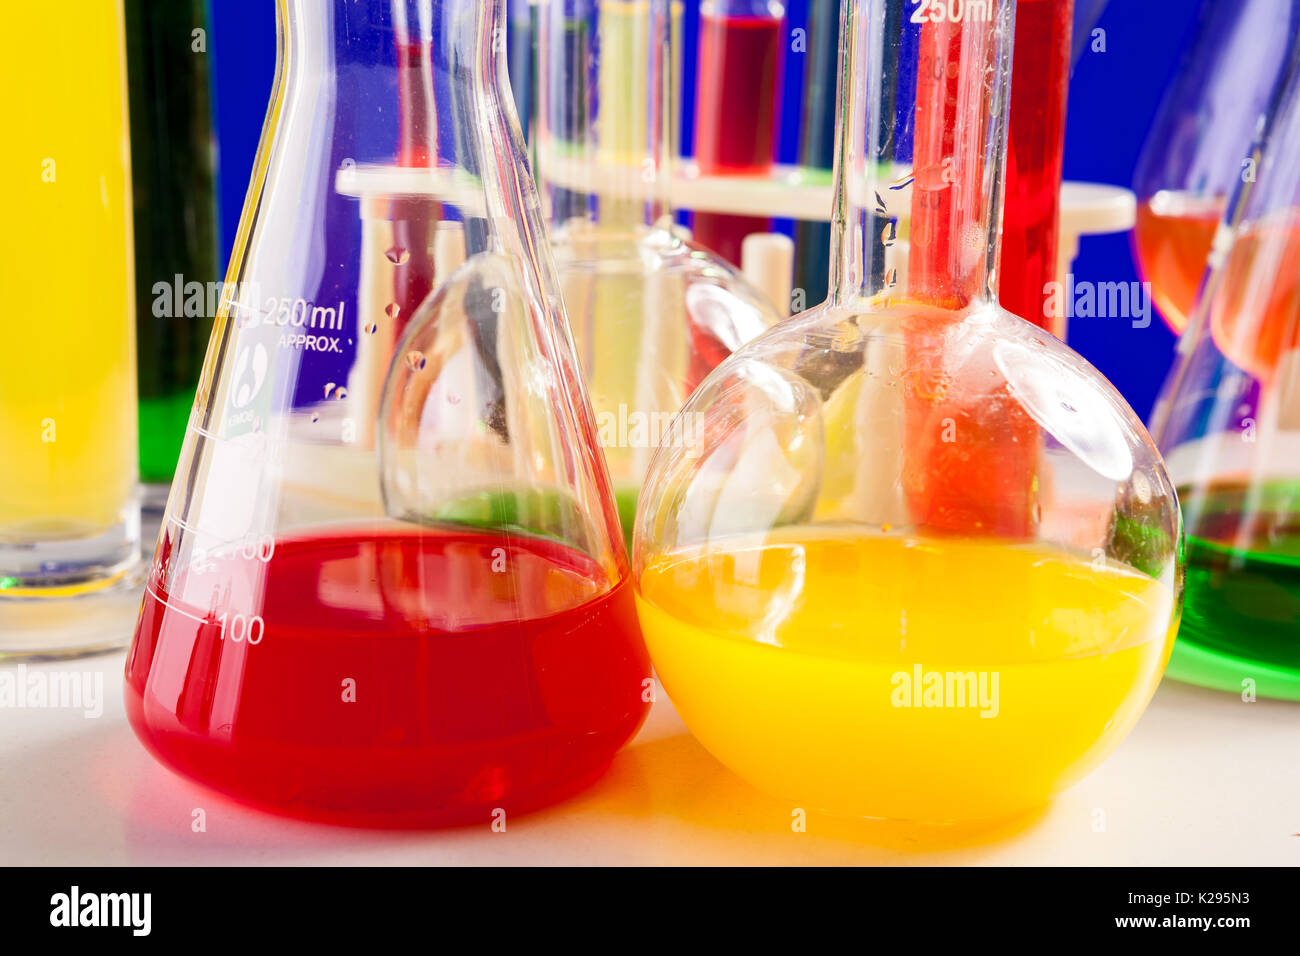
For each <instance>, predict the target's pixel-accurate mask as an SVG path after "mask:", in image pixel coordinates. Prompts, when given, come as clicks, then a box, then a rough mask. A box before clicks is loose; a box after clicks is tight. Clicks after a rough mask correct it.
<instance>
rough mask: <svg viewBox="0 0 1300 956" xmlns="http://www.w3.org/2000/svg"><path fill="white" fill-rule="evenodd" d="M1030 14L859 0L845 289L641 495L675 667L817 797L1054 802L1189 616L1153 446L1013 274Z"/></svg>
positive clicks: (1122, 718)
mask: <svg viewBox="0 0 1300 956" xmlns="http://www.w3.org/2000/svg"><path fill="white" fill-rule="evenodd" d="M922 8H924V10H925V13H924V14H923V13H922ZM954 10H958V11H960V16H956V17H955V18H954V15H953V11H954ZM1013 10H1014V8H1013V5H1012V4H1011V3H1008V2H1003V0H993V2H987V3H966V4H964V5H961V6H958V5H949V4H933V5H920V6H916V7H913V6H911V5H904V4H899V3H896V2H890V0H854V2H851V3H846V4H845V7H844V15H843V20H842V25H841V40H840V43H841V46H840V53H841V58H842V66H841V70H840V76H841V77H842V81H841V85H840V90H839V112H840V118H839V124H840V125H839V127H838V132H837V136H836V139H837V142H838V143H839V144H840V146H839V152H838V155H837V158H836V182H837V191H836V200H835V207H834V210H833V217H832V224H833V242H832V248H831V289H830V297H829V299H828V300H827V302H826V303H825V304H823V305H821V306H819V307H816V308H814V309H811V310H809V311H807V312H804V313H802V314H800V315H796V316H794V317H793V318H791V319H789V320H787V321H785V322H783V323H781V324H780V325H778V326H776V327H775V328H773V329H771V330H769V331H768V332H766V333H765V334H763V335H762V336H760V337H759V338H758V339H756V340H754V341H753V342H751V343H749V344H748V345H746V346H744V347H742V348H741V349H740V350H738V351H737V352H736V353H735V354H734V355H732V356H731V357H730V358H729V359H727V360H726V361H724V362H723V363H722V364H721V365H719V366H718V368H717V369H715V370H714V372H713V373H712V374H711V375H710V376H709V377H708V378H707V379H706V380H705V381H704V382H703V384H701V386H700V387H699V389H698V390H697V391H696V393H695V394H694V396H693V397H692V398H691V399H690V400H689V401H688V402H687V404H686V407H685V409H684V411H683V420H684V421H690V422H695V423H697V424H694V425H693V426H692V427H691V428H689V429H687V428H685V427H683V428H681V429H680V436H674V437H675V438H680V440H678V441H675V442H668V443H665V444H664V446H663V447H661V448H660V450H659V451H658V452H657V454H656V456H655V457H654V459H653V461H652V463H651V465H650V469H649V472H648V474H647V478H646V483H645V488H644V490H643V493H642V500H641V503H640V506H639V508H638V511H637V522H636V535H635V543H634V548H633V569H634V570H633V573H634V579H635V582H636V587H637V594H638V608H639V611H640V614H641V620H642V626H643V631H644V633H645V637H646V641H647V644H648V646H649V648H650V652H651V657H652V659H653V660H654V663H655V666H656V669H657V671H658V674H659V676H660V678H661V679H662V681H663V683H664V686H665V689H666V690H667V692H668V694H669V696H670V697H671V698H672V701H673V703H674V705H675V706H676V708H677V710H678V712H679V713H680V714H681V716H682V718H683V719H684V720H685V722H686V724H687V725H688V726H689V727H690V729H691V730H692V731H693V732H694V733H695V735H696V736H697V737H698V738H699V740H700V741H701V743H703V745H704V746H705V747H706V748H707V749H708V750H710V751H711V752H712V753H713V754H714V755H715V756H716V757H718V758H719V759H720V760H721V761H722V762H723V763H725V764H727V765H728V766H729V767H731V768H732V769H733V770H735V771H736V772H737V773H739V774H740V775H741V776H743V777H745V778H747V779H749V780H750V781H751V782H753V783H755V784H757V785H759V786H760V787H761V788H763V789H765V790H768V791H771V792H773V793H776V794H779V795H782V796H784V797H787V798H789V799H792V800H795V801H797V803H798V805H800V806H804V807H814V808H819V809H823V810H828V811H831V812H835V813H841V814H846V815H853V816H860V817H871V818H883V819H891V820H899V821H908V822H918V823H925V824H956V823H968V822H983V821H986V820H992V819H996V818H1002V817H1006V816H1011V815H1014V814H1016V813H1018V812H1020V811H1024V810H1027V809H1029V808H1031V807H1035V806H1038V805H1041V804H1042V803H1043V802H1044V801H1046V800H1047V799H1049V798H1050V797H1051V796H1052V795H1053V794H1054V793H1056V792H1057V791H1059V790H1060V789H1061V788H1063V787H1065V786H1067V785H1069V784H1070V783H1071V782H1073V781H1074V780H1077V779H1078V778H1079V777H1081V776H1082V775H1083V774H1085V773H1086V772H1087V771H1088V770H1089V769H1090V768H1091V767H1093V766H1094V765H1095V764H1096V763H1097V762H1098V761H1099V760H1101V759H1102V758H1103V757H1104V756H1105V755H1106V754H1107V753H1108V752H1109V751H1110V750H1111V749H1112V748H1113V747H1114V746H1115V745H1116V744H1117V743H1118V742H1119V741H1120V739H1122V738H1123V736H1124V735H1125V734H1126V733H1127V732H1128V730H1129V729H1130V728H1131V727H1132V726H1133V725H1134V723H1135V722H1136V720H1137V718H1138V716H1139V715H1140V714H1141V712H1142V710H1143V708H1144V707H1145V705H1146V702H1147V701H1148V700H1149V699H1150V696H1151V694H1152V693H1153V691H1154V690H1155V687H1156V684H1157V682H1158V681H1159V679H1160V675H1161V672H1162V670H1163V668H1164V665H1165V661H1166V659H1167V656H1168V653H1169V647H1170V644H1171V642H1172V639H1173V633H1174V629H1175V626H1176V623H1177V618H1178V608H1179V603H1180V599H1181V584H1182V581H1181V567H1180V565H1179V561H1178V556H1179V542H1180V527H1179V519H1178V509H1177V502H1176V499H1175V497H1174V490H1173V487H1172V485H1171V483H1170V481H1169V478H1168V476H1167V475H1166V473H1165V470H1164V467H1163V465H1162V463H1161V461H1160V458H1159V455H1158V454H1157V452H1156V450H1155V447H1154V446H1153V445H1152V443H1151V440H1150V438H1149V437H1148V436H1147V434H1146V432H1145V430H1144V429H1143V427H1142V425H1141V423H1140V422H1139V421H1138V420H1137V418H1136V416H1135V415H1134V414H1133V412H1132V410H1131V409H1130V408H1129V407H1128V406H1127V404H1125V402H1124V401H1123V399H1122V398H1121V397H1120V396H1119V394H1118V393H1117V392H1116V391H1115V390H1114V389H1113V388H1112V387H1111V386H1110V385H1109V383H1107V382H1106V381H1105V379H1104V378H1103V377H1102V376H1101V375H1100V374H1099V373H1098V372H1097V371H1096V370H1095V369H1093V368H1092V367H1091V366H1089V365H1088V364H1087V363H1086V362H1085V361H1084V360H1083V359H1082V358H1080V357H1079V356H1078V355H1076V354H1075V353H1073V352H1071V351H1070V350H1069V349H1068V348H1067V347H1066V346H1065V345H1063V344H1062V343H1061V342H1060V341H1059V340H1057V339H1055V338H1054V337H1052V336H1051V335H1049V334H1047V333H1046V332H1044V331H1042V330H1040V329H1038V328H1035V327H1034V326H1032V325H1030V324H1029V323H1028V322H1026V321H1024V320H1022V319H1019V318H1016V317H1015V316H1012V315H1011V314H1009V313H1007V312H1006V311H1004V310H1003V309H1001V308H1000V307H999V305H998V304H997V302H996V300H995V298H994V296H993V295H992V293H991V289H993V288H995V285H996V268H997V262H998V253H999V248H998V239H999V237H998V231H999V227H1000V218H1001V201H1002V197H1001V188H1002V176H1003V164H1004V160H1003V152H1004V146H1005V137H1006V120H1007V102H1008V96H1009V89H1008V86H1009V82H1008V81H1009V59H1010V55H1011V44H1012V29H1013ZM904 214H906V216H904ZM905 218H906V219H907V220H908V222H906V223H905V222H904V221H903V220H904V219H905ZM902 240H907V242H906V243H904V242H903V241H902ZM904 250H905V251H904Z"/></svg>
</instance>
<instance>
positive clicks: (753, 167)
mask: <svg viewBox="0 0 1300 956" xmlns="http://www.w3.org/2000/svg"><path fill="white" fill-rule="evenodd" d="M785 44H786V20H785V8H784V7H783V5H782V4H780V3H777V2H769V0H712V2H710V0H706V2H704V3H702V4H701V5H700V55H699V72H698V79H697V90H696V96H697V100H696V107H695V109H696V112H695V161H696V164H697V165H698V166H699V168H700V172H701V173H705V174H713V175H729V176H734V175H746V176H749V175H753V176H763V175H766V174H767V173H769V172H770V171H771V169H772V163H773V156H774V150H775V146H776V136H777V130H778V129H779V125H780V111H781V76H782V68H783V66H784V61H785ZM771 228H772V220H771V219H770V218H765V217H759V216H731V215H722V214H718V213H710V212H697V213H696V214H695V222H694V227H693V229H694V237H695V239H696V240H697V241H698V242H699V243H701V244H702V245H704V246H706V247H708V248H709V249H712V250H713V251H714V252H716V253H717V254H718V255H720V256H722V257H723V258H724V259H727V260H729V261H730V262H733V263H737V264H738V263H739V262H740V246H741V243H742V242H743V241H744V238H745V236H747V235H749V234H750V233H752V232H766V231H768V230H770V229H771Z"/></svg>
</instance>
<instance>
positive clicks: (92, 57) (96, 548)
mask: <svg viewBox="0 0 1300 956" xmlns="http://www.w3.org/2000/svg"><path fill="white" fill-rule="evenodd" d="M77 16H78V19H77V23H76V29H72V30H70V29H67V28H66V24H64V23H61V22H58V21H57V18H54V17H52V16H51V14H50V11H49V9H47V8H46V7H44V6H42V5H40V4H23V5H19V6H16V7H13V8H11V9H9V10H7V11H6V22H5V28H4V30H3V31H2V32H3V36H0V75H3V76H5V77H7V78H8V79H7V80H6V88H7V89H9V90H10V91H11V92H10V94H9V95H8V96H6V98H5V106H4V116H5V124H4V125H5V128H6V129H7V130H9V131H10V133H11V137H10V140H9V143H8V145H7V147H6V148H5V149H4V151H3V153H4V156H3V158H0V170H2V171H3V174H4V181H5V183H6V184H7V186H8V190H9V195H8V202H7V204H6V210H7V213H8V224H7V228H6V229H5V238H4V240H3V244H4V248H3V253H0V260H2V261H3V262H4V268H5V275H6V276H8V277H9V278H8V279H7V280H6V282H5V286H6V291H5V295H6V308H7V319H6V326H5V328H6V340H5V344H4V348H3V349H0V655H3V654H5V653H10V652H13V653H24V652H27V653H42V654H66V653H75V652H78V651H85V650H93V649H98V648H103V647H108V646H118V645H120V644H122V643H123V638H124V636H125V635H124V634H121V633H113V632H112V625H113V623H115V620H116V616H117V615H119V614H121V613H122V612H123V611H125V612H126V615H127V617H126V620H127V621H129V614H130V611H129V610H127V608H129V607H133V606H134V603H135V601H136V600H138V592H136V593H131V592H130V589H129V588H128V587H127V578H128V576H129V574H130V571H131V569H132V567H133V566H134V565H137V564H138V563H139V557H140V555H139V536H140V505H139V498H138V493H137V486H136V472H137V462H136V367H135V332H134V322H135V313H134V309H133V301H132V288H131V281H132V272H131V208H130V207H131V183H130V175H131V172H130V162H129V156H130V150H129V144H128V133H127V105H126V70H125V56H126V50H125V39H124V36H123V24H122V7H121V3H120V2H119V0H94V2H91V3H86V4H83V5H82V6H81V7H79V8H78V12H77ZM110 592H112V593H110ZM67 597H76V598H77V600H76V601H74V602H64V601H61V600H60V601H56V600H54V599H56V598H58V599H61V598H67ZM118 605H120V606H118ZM106 612H111V613H110V615H109V617H108V618H105V619H104V620H101V621H99V622H98V623H97V622H96V621H94V620H93V619H94V618H95V617H96V616H97V615H104V614H105V613H106ZM110 618H112V620H110ZM105 625H107V630H105V629H104V628H105ZM124 626H126V627H129V623H126V624H125V625H124Z"/></svg>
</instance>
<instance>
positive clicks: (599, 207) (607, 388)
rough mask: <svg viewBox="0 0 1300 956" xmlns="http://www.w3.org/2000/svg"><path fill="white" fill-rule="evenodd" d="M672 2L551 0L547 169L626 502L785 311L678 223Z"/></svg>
mask: <svg viewBox="0 0 1300 956" xmlns="http://www.w3.org/2000/svg"><path fill="white" fill-rule="evenodd" d="M677 6H678V5H677V4H671V5H670V3H669V2H668V0H598V2H595V0H549V2H548V0H543V2H542V3H541V4H540V5H539V7H538V13H539V18H540V23H539V39H538V57H539V66H540V75H541V77H542V78H543V82H544V84H545V94H544V103H545V104H546V106H545V109H544V110H543V111H542V113H541V114H540V115H539V117H538V124H537V125H538V130H539V137H538V160H537V174H538V181H539V182H540V184H541V188H542V197H543V202H544V204H545V205H546V206H547V207H548V208H549V211H550V218H551V244H552V248H553V249H554V253H555V260H556V267H557V269H558V271H559V276H560V285H561V288H562V290H563V294H564V302H565V306H566V307H567V310H568V315H569V322H570V325H571V327H572V329H573V337H574V340H575V342H576V344H577V347H578V355H579V363H580V365H581V367H582V370H583V373H584V379H585V381H586V383H587V388H588V390H589V392H590V395H591V402H592V406H593V407H594V409H595V414H596V425H597V433H598V435H599V437H600V441H601V445H602V447H603V448H604V450H605V456H606V459H607V461H608V463H609V468H610V472H611V474H612V477H613V481H614V493H615V496H616V498H617V500H618V509H619V515H620V518H621V520H622V524H623V529H624V531H625V533H626V534H627V536H628V537H629V539H630V537H631V534H632V519H633V515H634V513H635V511H636V499H637V493H638V491H639V490H640V487H641V481H642V478H643V477H644V475H645V468H646V465H647V464H648V463H649V460H650V455H651V454H652V453H653V451H654V449H655V447H656V446H657V445H658V444H659V439H660V438H661V437H662V435H663V433H665V432H666V431H667V428H668V425H669V424H670V423H671V422H672V420H673V417H674V416H675V415H676V414H677V412H678V410H679V409H680V408H681V406H682V403H683V402H684V401H685V400H686V398H687V396H688V395H690V393H691V391H692V390H693V389H694V388H695V386H696V385H697V384H698V383H699V382H700V381H701V380H702V379H703V378H704V376H705V375H706V374H708V372H709V371H711V370H712V369H713V367H714V366H715V365H717V363H718V362H720V361H721V360H722V359H723V358H724V357H726V356H727V355H729V354H730V353H731V352H732V350H734V349H735V348H737V347H739V346H740V345H742V344H744V343H745V342H747V341H749V340H750V339H751V338H753V337H754V336H756V335H758V334H759V333H760V332H762V331H763V330H764V329H766V328H768V327H769V326H771V325H773V324H774V323H776V322H777V321H778V320H779V319H780V316H779V315H778V313H777V312H776V310H775V308H774V307H773V306H772V304H771V303H769V302H768V301H767V299H766V298H765V297H764V296H763V295H762V293H760V292H759V291H758V290H756V289H755V288H754V287H753V286H751V285H750V284H749V283H748V282H747V281H746V280H745V279H744V278H743V277H742V276H741V275H740V274H739V273H738V272H737V271H736V270H735V269H734V268H733V267H732V266H730V265H729V264H727V263H725V262H723V261H722V260H721V259H719V258H718V257H717V256H716V255H714V254H713V253H711V252H709V251H708V250H706V249H704V248H702V247H701V246H699V245H698V244H696V243H694V242H692V241H690V240H686V239H684V238H683V237H682V236H681V235H680V234H679V232H678V231H677V230H676V229H675V228H674V227H673V225H672V207H671V196H670V189H669V176H670V171H671V169H672V159H673V156H674V155H675V153H676V150H675V149H674V148H673V139H672V135H671V130H673V129H674V128H675V126H674V124H673V122H672V120H671V117H672V115H673V108H672V106H673V91H674V89H675V88H676V79H675V77H676V71H675V70H674V68H673V63H674V53H675V51H676V50H677V49H679V47H678V46H677V44H676V43H675V42H674V41H673V29H672V28H673V20H674V18H675V17H679V16H680V11H679V10H674V9H673V8H674V7H677Z"/></svg>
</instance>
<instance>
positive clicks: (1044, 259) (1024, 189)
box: [998, 0, 1074, 339]
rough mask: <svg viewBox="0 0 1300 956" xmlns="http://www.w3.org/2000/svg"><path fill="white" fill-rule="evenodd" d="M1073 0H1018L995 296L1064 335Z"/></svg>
mask: <svg viewBox="0 0 1300 956" xmlns="http://www.w3.org/2000/svg"><path fill="white" fill-rule="evenodd" d="M1073 7H1074V3H1073V0H1020V2H1019V3H1018V4H1017V6H1016V43H1015V48H1016V56H1015V63H1014V65H1013V67H1012V70H1011V117H1010V120H1009V123H1010V126H1009V129H1008V132H1007V182H1006V209H1005V212H1004V214H1003V218H1002V252H1003V256H1002V277H1001V279H1000V280H999V282H998V300H999V301H1000V302H1001V303H1002V307H1003V308H1005V309H1006V310H1007V311H1008V312H1010V313H1011V314H1013V315H1019V316H1023V317H1024V318H1025V319H1027V320H1028V321H1030V322H1033V323H1034V324H1035V325H1038V326H1041V327H1042V328H1045V329H1047V331H1049V332H1051V333H1052V334H1053V335H1055V336H1056V337H1057V338H1058V339H1064V338H1065V315H1064V314H1060V315H1057V314H1054V311H1053V308H1052V306H1051V301H1052V299H1053V296H1052V294H1051V286H1050V285H1049V283H1052V282H1055V281H1056V280H1057V279H1058V278H1063V277H1061V276H1058V275H1057V270H1058V261H1057V249H1058V247H1059V246H1060V238H1061V172H1062V169H1063V168H1064V163H1065V101H1066V95H1067V92H1068V90H1069V86H1070V29H1071V19H1072V16H1073Z"/></svg>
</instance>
